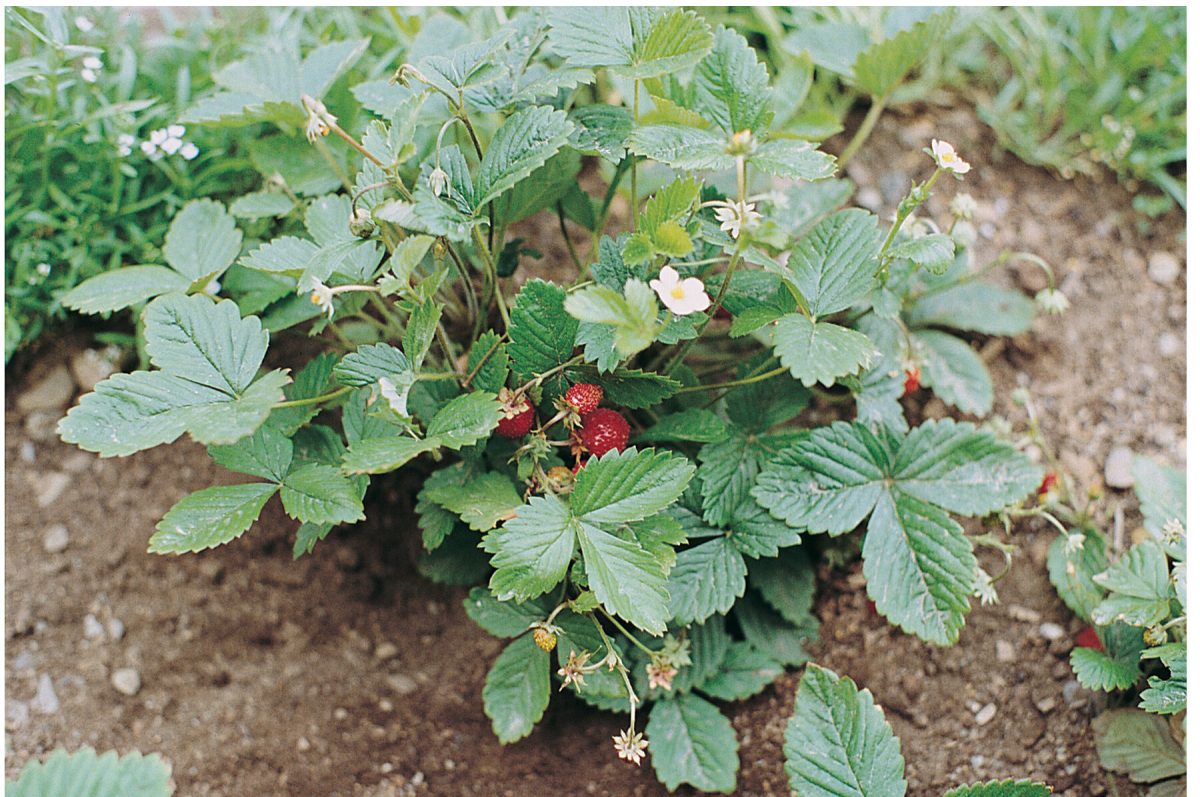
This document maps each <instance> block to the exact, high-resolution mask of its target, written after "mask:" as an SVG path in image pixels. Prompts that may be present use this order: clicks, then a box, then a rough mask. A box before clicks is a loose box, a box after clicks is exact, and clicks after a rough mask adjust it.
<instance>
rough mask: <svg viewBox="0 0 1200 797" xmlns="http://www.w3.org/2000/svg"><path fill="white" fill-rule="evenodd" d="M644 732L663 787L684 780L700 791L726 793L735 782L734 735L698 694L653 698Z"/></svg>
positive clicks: (720, 714) (736, 758)
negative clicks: (654, 699)
mask: <svg viewBox="0 0 1200 797" xmlns="http://www.w3.org/2000/svg"><path fill="white" fill-rule="evenodd" d="M646 736H647V737H648V739H649V741H650V760H651V763H652V764H653V765H654V772H655V773H656V774H657V775H658V779H659V780H661V781H662V782H663V783H664V784H665V785H666V787H667V788H668V789H669V790H671V791H675V789H677V788H679V785H680V784H682V783H687V784H689V785H691V786H694V787H695V788H697V789H700V790H702V791H710V792H711V791H715V792H721V793H729V792H732V791H733V790H734V788H735V787H736V786H737V771H738V766H739V762H738V755H737V751H738V740H737V734H736V733H735V732H734V730H733V726H732V725H731V724H730V723H729V720H727V719H726V718H725V715H724V714H722V713H721V712H720V710H719V709H718V708H717V707H716V706H714V705H713V704H712V703H709V702H708V701H707V700H705V699H704V698H702V697H698V696H697V695H694V694H690V693H689V694H682V695H679V696H678V697H675V698H672V699H670V700H660V701H658V702H656V703H655V704H654V707H653V708H652V709H650V721H649V722H648V723H647V724H646Z"/></svg>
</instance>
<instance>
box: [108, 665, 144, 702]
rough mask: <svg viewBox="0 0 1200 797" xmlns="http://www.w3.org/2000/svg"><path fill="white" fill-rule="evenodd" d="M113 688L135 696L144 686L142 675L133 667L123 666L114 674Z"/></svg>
mask: <svg viewBox="0 0 1200 797" xmlns="http://www.w3.org/2000/svg"><path fill="white" fill-rule="evenodd" d="M112 685H113V689H116V690H117V691H118V692H120V693H121V694H123V695H127V696H129V697H133V696H134V695H136V694H137V693H138V691H139V690H140V689H141V688H142V676H141V675H140V674H139V673H138V671H137V670H135V669H133V668H132V667H122V668H121V669H119V670H117V671H116V672H114V673H113V674H112Z"/></svg>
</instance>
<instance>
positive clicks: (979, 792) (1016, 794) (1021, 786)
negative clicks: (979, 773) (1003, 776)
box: [945, 780, 1050, 797]
mask: <svg viewBox="0 0 1200 797" xmlns="http://www.w3.org/2000/svg"><path fill="white" fill-rule="evenodd" d="M1049 795H1050V787H1049V786H1047V785H1046V784H1044V783H1034V782H1033V781H1030V780H989V781H988V782H987V783H975V784H972V785H970V786H959V787H958V788H957V789H952V790H950V791H948V792H946V795H945V797H1049Z"/></svg>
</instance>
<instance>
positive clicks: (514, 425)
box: [496, 388, 534, 440]
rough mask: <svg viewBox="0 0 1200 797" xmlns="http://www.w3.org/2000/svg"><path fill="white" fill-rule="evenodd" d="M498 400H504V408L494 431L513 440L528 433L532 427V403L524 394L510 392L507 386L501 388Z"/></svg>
mask: <svg viewBox="0 0 1200 797" xmlns="http://www.w3.org/2000/svg"><path fill="white" fill-rule="evenodd" d="M500 400H501V401H502V402H504V408H503V410H502V414H501V416H500V423H499V424H497V426H496V433H497V434H499V435H500V436H501V437H509V438H512V439H514V440H515V439H516V438H518V437H524V436H525V435H527V434H529V430H530V429H532V428H533V416H534V411H533V405H532V404H530V403H529V399H528V398H527V397H526V396H524V395H519V396H518V395H516V394H514V393H511V392H510V391H509V390H508V389H507V388H501V389H500Z"/></svg>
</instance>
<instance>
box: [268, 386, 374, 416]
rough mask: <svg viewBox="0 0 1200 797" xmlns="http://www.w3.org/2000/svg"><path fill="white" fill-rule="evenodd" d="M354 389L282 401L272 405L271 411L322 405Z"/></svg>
mask: <svg viewBox="0 0 1200 797" xmlns="http://www.w3.org/2000/svg"><path fill="white" fill-rule="evenodd" d="M353 389H354V388H352V387H349V386H347V387H339V388H338V389H337V390H334V391H332V392H330V393H325V394H323V395H320V396H313V397H312V398H302V399H292V400H291V401H280V402H277V403H275V404H272V405H271V409H273V410H279V409H283V408H284V407H305V406H307V405H309V404H320V403H321V402H323V401H332V400H333V399H335V398H337V397H338V396H343V395H345V394H346V393H349V392H350V391H351V390H353Z"/></svg>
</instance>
